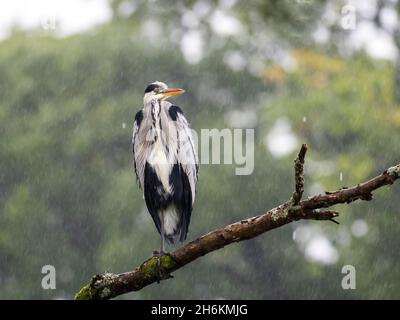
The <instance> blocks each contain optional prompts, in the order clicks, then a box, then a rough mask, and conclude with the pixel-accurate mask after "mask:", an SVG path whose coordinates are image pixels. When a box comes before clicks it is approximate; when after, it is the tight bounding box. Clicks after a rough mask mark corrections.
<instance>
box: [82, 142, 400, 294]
mask: <svg viewBox="0 0 400 320" xmlns="http://www.w3.org/2000/svg"><path fill="white" fill-rule="evenodd" d="M306 151H307V146H306V145H303V146H302V148H301V150H300V153H299V156H298V161H297V159H296V161H295V172H296V191H295V192H294V194H293V196H292V198H291V199H290V200H289V201H287V202H285V203H283V204H281V205H280V206H278V207H276V208H273V209H271V210H269V211H267V212H265V213H263V214H261V215H258V216H255V217H252V218H248V219H243V220H241V221H238V222H236V223H233V224H230V225H228V226H226V227H224V228H220V229H216V230H214V231H211V232H209V233H207V234H206V235H203V236H202V237H200V238H198V239H196V240H194V241H192V242H190V243H188V244H186V245H184V246H183V247H181V248H178V249H177V250H175V251H174V252H172V253H170V254H168V255H165V256H163V257H162V258H161V266H160V268H158V267H157V257H153V258H151V259H149V260H147V261H145V262H144V263H142V264H141V265H140V266H139V267H137V268H136V269H135V270H133V271H129V272H125V273H121V274H113V273H105V274H102V275H96V276H94V277H93V278H92V281H91V282H90V283H89V284H87V285H85V286H84V287H83V288H82V289H81V290H80V291H79V292H78V293H77V294H76V296H75V298H76V299H110V298H113V297H116V296H118V295H121V294H124V293H127V292H131V291H138V290H140V289H142V288H144V287H145V286H148V285H150V284H152V283H154V282H157V281H159V280H160V272H161V276H162V277H161V278H162V280H164V279H168V278H170V276H169V274H170V273H171V272H173V271H176V270H178V269H180V268H182V267H183V266H185V265H187V264H188V263H190V262H192V261H194V260H196V259H197V258H199V257H201V256H204V255H205V254H207V253H209V252H212V251H215V250H218V249H220V248H223V247H224V246H226V245H229V244H231V243H234V242H239V241H243V240H247V239H251V238H254V237H257V236H258V235H260V234H262V233H264V232H267V231H269V230H272V229H275V228H278V227H280V226H283V225H285V224H288V223H290V222H292V221H296V220H301V219H311V220H326V221H332V222H334V223H337V221H336V220H334V218H336V217H338V216H339V213H338V212H336V211H329V210H318V209H321V208H327V207H330V206H333V205H335V204H339V203H351V202H353V201H356V200H371V199H372V192H373V191H374V190H376V189H378V188H381V187H383V186H385V185H391V184H393V183H394V181H396V180H397V179H399V177H400V164H398V165H396V166H393V167H391V168H389V169H387V170H386V171H385V172H384V173H382V174H381V175H379V176H376V177H375V178H372V179H371V180H369V181H367V182H363V183H360V184H357V185H356V186H354V187H351V188H345V189H340V190H337V191H334V192H329V193H328V192H326V193H325V194H320V195H317V196H314V197H311V198H308V199H304V200H301V197H302V193H303V190H304V176H303V164H304V157H305V153H306Z"/></svg>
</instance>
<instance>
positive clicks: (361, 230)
mask: <svg viewBox="0 0 400 320" xmlns="http://www.w3.org/2000/svg"><path fill="white" fill-rule="evenodd" d="M351 233H352V234H353V235H354V236H355V237H357V238H361V237H363V236H365V235H366V234H367V233H368V224H367V222H365V220H364V219H357V220H355V221H354V222H353V224H352V225H351Z"/></svg>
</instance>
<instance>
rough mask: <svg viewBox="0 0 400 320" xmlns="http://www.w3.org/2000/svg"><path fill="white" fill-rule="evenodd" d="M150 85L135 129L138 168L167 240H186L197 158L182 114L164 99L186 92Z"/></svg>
mask: <svg viewBox="0 0 400 320" xmlns="http://www.w3.org/2000/svg"><path fill="white" fill-rule="evenodd" d="M183 92H184V91H183V90H182V89H171V88H168V87H167V85H166V84H164V83H162V82H154V83H152V84H150V85H149V86H148V87H147V88H146V91H145V96H144V99H143V102H144V106H143V109H142V110H141V111H139V112H138V113H137V114H136V117H135V122H134V126H133V136H132V144H133V153H134V167H135V172H136V176H137V179H138V182H139V187H140V188H141V190H142V191H143V195H144V198H145V202H146V205H147V208H148V210H149V213H150V214H151V216H152V218H153V221H154V223H155V225H156V227H157V230H158V231H159V232H160V234H161V252H163V251H164V239H166V240H167V241H169V242H173V241H174V239H175V238H176V237H177V236H179V239H180V240H181V241H183V240H185V239H186V235H187V232H188V227H189V223H190V217H191V212H192V207H193V203H194V199H195V193H196V182H197V175H198V159H197V155H196V151H195V146H194V143H193V138H192V134H191V130H190V127H189V124H188V122H187V120H186V118H185V117H184V115H183V112H182V110H181V109H180V108H179V107H177V106H174V105H172V104H171V103H170V102H168V101H166V100H165V99H166V98H167V97H169V96H172V95H176V94H180V93H183Z"/></svg>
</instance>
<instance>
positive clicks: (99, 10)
mask: <svg viewBox="0 0 400 320" xmlns="http://www.w3.org/2000/svg"><path fill="white" fill-rule="evenodd" d="M111 17H112V11H111V9H110V7H109V2H108V1H107V0H59V1H54V0H35V1H32V0H2V1H0V39H4V38H6V37H8V36H9V33H10V28H11V27H12V26H18V27H20V28H22V29H24V30H27V29H32V28H40V27H42V28H43V24H45V25H46V24H47V22H48V21H49V20H50V21H51V20H55V26H56V29H55V30H54V32H55V33H56V34H57V35H60V36H66V35H70V34H73V33H78V32H83V31H87V30H88V29H90V28H92V27H93V26H95V25H98V24H102V23H105V22H108V21H110V19H111Z"/></svg>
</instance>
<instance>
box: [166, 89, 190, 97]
mask: <svg viewBox="0 0 400 320" xmlns="http://www.w3.org/2000/svg"><path fill="white" fill-rule="evenodd" d="M162 93H163V94H164V96H165V97H166V98H168V97H172V96H176V95H178V94H182V93H185V90H183V89H179V88H168V89H165V90H164V91H163V92H162Z"/></svg>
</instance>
